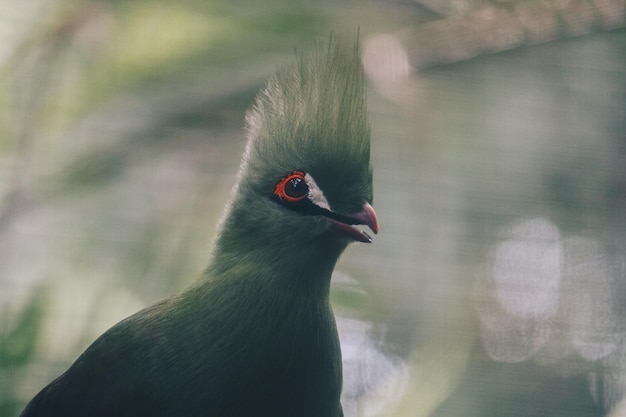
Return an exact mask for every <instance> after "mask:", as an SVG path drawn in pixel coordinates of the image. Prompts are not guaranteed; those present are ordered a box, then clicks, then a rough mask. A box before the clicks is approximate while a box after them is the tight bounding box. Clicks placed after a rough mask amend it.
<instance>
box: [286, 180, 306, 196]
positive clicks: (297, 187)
mask: <svg viewBox="0 0 626 417" xmlns="http://www.w3.org/2000/svg"><path fill="white" fill-rule="evenodd" d="M308 192H309V189H308V187H307V185H306V182H304V180H303V179H302V178H299V177H295V178H291V179H290V180H289V181H287V182H286V183H285V194H287V195H288V196H289V197H293V198H300V197H304V196H305V195H306V193H308Z"/></svg>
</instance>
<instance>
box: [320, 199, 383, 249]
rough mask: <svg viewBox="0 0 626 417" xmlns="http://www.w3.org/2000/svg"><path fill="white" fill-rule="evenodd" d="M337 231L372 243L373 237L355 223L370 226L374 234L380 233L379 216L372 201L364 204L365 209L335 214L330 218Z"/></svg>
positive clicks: (357, 239) (359, 240)
mask: <svg viewBox="0 0 626 417" xmlns="http://www.w3.org/2000/svg"><path fill="white" fill-rule="evenodd" d="M329 220H330V221H331V223H332V225H333V227H334V228H335V230H336V231H338V232H340V233H343V234H345V235H347V236H349V237H350V238H352V239H354V240H356V241H358V242H364V243H372V238H371V237H370V236H369V235H368V234H367V233H366V232H364V231H363V230H360V229H357V228H356V227H354V226H353V225H358V224H362V225H365V226H367V227H369V228H370V230H371V231H372V232H374V234H377V233H378V218H377V217H376V212H375V211H374V208H373V207H372V205H371V204H370V203H367V202H366V203H365V204H363V209H362V210H361V211H359V212H357V213H353V214H349V215H342V216H333V218H329Z"/></svg>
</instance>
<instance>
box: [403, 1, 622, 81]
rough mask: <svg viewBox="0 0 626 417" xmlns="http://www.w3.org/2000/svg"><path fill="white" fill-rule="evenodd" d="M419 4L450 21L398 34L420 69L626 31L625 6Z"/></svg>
mask: <svg viewBox="0 0 626 417" xmlns="http://www.w3.org/2000/svg"><path fill="white" fill-rule="evenodd" d="M418 3H420V4H421V3H423V5H424V6H425V7H428V8H430V9H433V10H435V11H436V12H438V13H442V14H444V15H446V16H447V17H444V18H442V19H439V20H437V21H434V22H431V23H427V24H424V25H421V26H419V27H411V28H406V29H404V30H402V31H400V32H399V33H397V36H398V39H399V40H400V42H402V43H403V44H404V45H405V46H406V49H407V52H408V54H409V55H410V60H411V64H412V65H413V66H414V67H415V68H417V69H424V68H426V67H430V66H433V65H438V64H446V63H452V62H458V61H462V60H465V59H469V58H473V57H476V56H478V55H481V54H488V53H495V52H501V51H505V50H509V49H513V48H517V47H520V46H523V45H527V44H534V43H542V42H547V41H551V40H555V39H561V38H567V37H572V36H579V35H583V34H587V33H592V32H596V31H604V30H612V29H618V28H622V27H625V26H626V1H625V0H528V1H509V2H495V1H494V2H476V1H461V0H458V1H452V0H451V1H444V2H442V3H440V4H437V3H436V2H435V3H433V2H432V1H429V0H420V1H418ZM431 3H432V4H431ZM435 5H436V7H435ZM475 7H477V8H475ZM459 12H460V13H459Z"/></svg>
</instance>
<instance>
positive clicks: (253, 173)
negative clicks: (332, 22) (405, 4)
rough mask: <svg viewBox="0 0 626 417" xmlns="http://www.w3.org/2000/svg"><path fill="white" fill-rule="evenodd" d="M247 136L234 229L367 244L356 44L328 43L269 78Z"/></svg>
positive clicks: (365, 157) (373, 223) (368, 196)
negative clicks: (238, 214)
mask: <svg viewBox="0 0 626 417" xmlns="http://www.w3.org/2000/svg"><path fill="white" fill-rule="evenodd" d="M247 132H248V144H247V147H246V151H245V154H244V158H243V162H242V167H241V171H240V173H239V183H238V186H237V189H236V193H235V195H234V200H233V203H232V207H231V208H232V209H233V211H235V212H236V211H239V212H240V213H242V215H241V216H236V217H237V218H238V219H237V220H235V219H233V223H234V222H235V221H237V222H238V226H239V227H247V228H248V230H249V232H250V233H256V234H257V236H259V237H260V238H265V239H267V240H268V244H269V241H272V242H276V241H280V242H282V243H284V244H295V242H339V246H341V245H343V247H345V245H347V244H348V243H350V242H351V241H360V242H370V241H371V238H370V236H369V235H368V234H367V233H366V232H365V231H363V230H361V229H363V227H361V228H359V227H357V225H365V226H367V227H369V229H371V230H372V231H373V232H374V233H377V232H378V220H377V218H376V214H375V212H374V209H373V208H372V206H371V202H372V169H371V165H370V129H369V124H368V121H367V110H366V104H365V92H364V81H363V68H362V65H361V61H360V55H359V48H358V44H355V45H353V46H346V45H344V44H342V43H341V42H339V41H337V40H336V39H334V40H331V41H330V43H329V44H328V45H325V46H323V47H321V46H318V47H317V48H316V49H315V51H314V52H313V53H312V54H311V55H310V56H307V57H303V58H300V60H299V62H298V64H297V65H294V66H293V67H291V68H288V69H286V70H285V71H283V72H280V73H278V74H277V75H276V76H274V77H273V78H272V79H271V80H270V81H269V82H268V84H267V86H266V87H265V88H264V89H263V90H262V91H261V92H260V93H259V95H258V96H257V99H256V103H255V105H254V106H253V107H252V109H251V110H250V111H249V113H248V115H247ZM232 214H235V213H232ZM244 214H245V215H244ZM233 226H235V224H233ZM252 231H254V232H252Z"/></svg>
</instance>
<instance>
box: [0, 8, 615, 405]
mask: <svg viewBox="0 0 626 417" xmlns="http://www.w3.org/2000/svg"><path fill="white" fill-rule="evenodd" d="M625 9H626V7H625V2H624V0H492V1H486V0H484V1H483V0H415V1H411V0H388V1H384V0H361V1H356V0H355V1H349V0H342V1H331V0H319V1H314V0H308V1H294V0H266V1H264V2H262V3H259V2H254V1H251V0H249V1H246V0H243V1H238V2H233V1H231V0H212V1H206V0H181V1H178V2H171V1H166V0H124V1H119V0H54V1H50V0H25V1H24V0H3V1H2V2H0V39H2V41H1V42H0V416H3V417H4V416H15V415H18V414H19V412H20V411H21V409H22V407H23V406H24V405H25V403H26V402H27V401H28V400H29V399H30V398H31V397H32V396H33V395H34V394H36V393H37V392H38V391H39V390H40V389H41V388H42V387H43V386H45V385H46V384H47V383H49V382H50V381H51V380H52V379H53V378H55V377H56V376H58V375H59V374H60V373H61V372H62V371H63V370H65V369H66V368H67V366H69V365H70V364H71V363H72V362H73V361H74V359H75V358H76V357H77V355H78V354H79V353H81V352H82V351H83V350H84V349H85V348H86V347H87V346H88V345H89V344H90V343H91V341H93V340H94V338H95V337H97V336H98V335H99V334H101V333H102V332H103V331H104V330H106V329H107V328H108V327H110V326H111V325H113V324H115V323H116V322H117V321H119V320H120V319H122V318H124V317H126V316H127V315H129V314H131V313H133V312H135V311H137V310H139V309H140V308H142V307H144V306H147V305H149V304H152V303H153V302H155V301H156V300H159V299H162V298H164V297H166V296H168V295H170V294H172V293H175V292H177V291H179V290H181V289H182V288H184V287H185V286H186V285H188V284H190V283H191V282H193V281H194V280H195V279H196V278H197V277H198V276H199V275H200V273H201V272H202V271H203V269H204V267H205V266H206V264H207V259H208V254H209V251H210V247H211V241H212V239H213V237H214V235H215V226H216V222H217V220H218V218H219V216H220V214H221V211H222V208H223V206H224V204H225V202H226V200H227V197H228V193H229V190H230V188H231V187H232V185H233V184H234V174H235V172H236V171H237V168H238V165H239V159H240V155H241V152H242V150H243V146H244V131H243V126H244V114H245V110H246V108H247V107H248V106H249V105H250V104H251V103H252V101H253V99H254V95H255V94H256V92H257V91H258V90H259V89H260V88H261V87H262V86H263V83H264V81H265V80H266V79H267V77H268V76H270V75H271V74H272V73H273V72H274V71H275V70H276V69H278V68H280V67H281V66H284V65H285V64H286V63H289V62H291V61H292V60H293V59H294V56H295V54H294V50H297V51H306V50H307V49H308V48H310V47H311V46H312V45H313V43H314V42H315V41H320V40H322V41H323V40H325V39H327V38H328V35H329V34H330V33H331V32H334V33H338V34H340V35H341V34H343V35H347V36H350V37H352V36H354V34H355V33H356V32H357V30H359V31H360V39H361V42H362V49H363V62H364V64H365V69H366V73H367V76H368V100H369V110H370V115H371V125H372V157H373V163H374V166H375V175H374V177H375V199H374V207H375V208H376V211H377V213H378V214H379V220H380V224H381V232H380V233H379V235H378V236H376V237H375V239H374V244H372V245H353V247H351V248H350V249H349V250H348V251H347V252H346V253H345V254H344V256H343V258H342V259H341V261H340V264H339V265H338V268H337V272H336V274H335V276H334V278H333V291H332V301H333V304H334V307H335V311H336V314H337V316H338V322H339V323H338V324H339V328H340V334H341V339H342V349H343V356H344V380H345V388H344V393H343V403H344V410H345V412H346V417H355V416H358V417H374V416H385V417H387V416H391V417H405V416H406V417H408V416H411V417H418V416H432V417H472V416H476V417H491V416H493V417H496V416H507V417H511V416H512V417H516V416H519V417H534V416H537V417H538V416H541V417H583V416H585V417H591V416H610V417H616V416H626V399H625V398H626V397H625V394H626V121H625V120H626V117H625V116H626V69H625V65H624V64H625V63H626V30H625V29H624V27H625V25H626V19H625Z"/></svg>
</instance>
